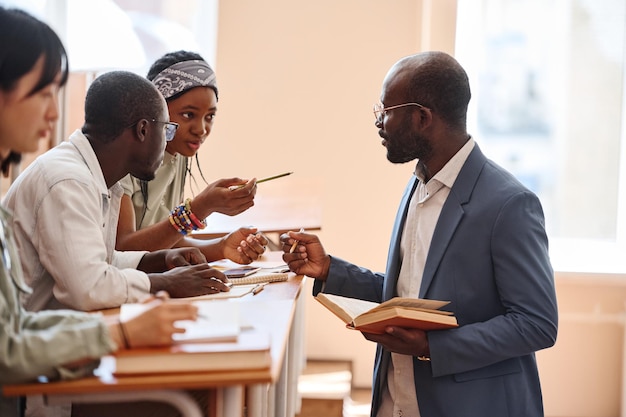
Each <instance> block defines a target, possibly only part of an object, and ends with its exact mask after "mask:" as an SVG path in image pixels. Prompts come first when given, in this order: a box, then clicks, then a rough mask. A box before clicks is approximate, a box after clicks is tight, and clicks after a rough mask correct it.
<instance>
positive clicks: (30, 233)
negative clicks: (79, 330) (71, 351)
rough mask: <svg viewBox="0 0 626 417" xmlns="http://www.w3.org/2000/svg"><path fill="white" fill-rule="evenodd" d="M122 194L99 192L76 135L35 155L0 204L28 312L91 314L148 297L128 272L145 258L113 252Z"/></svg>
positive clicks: (144, 279)
mask: <svg viewBox="0 0 626 417" xmlns="http://www.w3.org/2000/svg"><path fill="white" fill-rule="evenodd" d="M122 193H123V191H122V187H121V186H120V185H119V184H115V185H114V186H113V187H111V188H110V189H107V186H106V182H105V180H104V175H103V173H102V169H101V168H100V164H99V162H98V158H97V157H96V154H95V153H94V151H93V148H92V147H91V144H90V143H89V141H88V140H87V138H86V137H85V136H84V135H83V134H82V133H81V132H80V131H79V130H77V131H76V132H74V133H73V134H72V135H71V136H70V139H69V141H67V142H63V143H61V144H60V145H58V146H56V147H55V148H53V149H51V150H49V151H48V152H46V153H44V154H43V155H41V156H39V157H38V158H37V159H36V160H35V161H34V162H33V163H32V164H30V165H29V166H28V168H27V169H26V170H24V172H22V173H21V174H20V175H19V176H18V178H17V180H16V181H15V182H14V183H13V184H12V185H11V187H10V188H9V191H8V193H7V195H6V197H5V200H4V203H5V205H6V207H7V208H8V209H10V210H11V211H12V212H13V215H14V218H13V223H12V227H13V230H14V233H15V238H16V242H17V246H18V248H19V250H20V257H21V261H22V267H23V269H24V275H25V279H26V282H27V284H29V285H30V286H31V287H32V288H33V294H32V295H31V296H30V297H28V298H27V300H26V308H27V309H28V310H33V311H38V310H42V309H54V308H62V307H69V308H72V309H76V310H99V309H104V308H110V307H118V306H120V305H121V304H123V303H130V302H137V301H139V300H140V299H141V298H142V297H144V296H145V295H146V294H147V293H148V292H149V290H150V281H149V279H148V276H147V274H145V273H144V272H142V271H139V270H137V269H135V268H136V267H137V265H138V264H139V262H140V261H141V258H142V257H143V256H144V255H145V253H146V252H143V251H142V252H139V251H137V252H130V251H129V252H119V251H116V250H115V239H116V234H117V219H118V217H119V206H120V200H121V197H122Z"/></svg>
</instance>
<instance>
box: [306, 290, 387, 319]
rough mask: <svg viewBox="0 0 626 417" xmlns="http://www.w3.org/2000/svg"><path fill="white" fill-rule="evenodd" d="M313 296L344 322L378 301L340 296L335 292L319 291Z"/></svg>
mask: <svg viewBox="0 0 626 417" xmlns="http://www.w3.org/2000/svg"><path fill="white" fill-rule="evenodd" d="M315 298H316V299H317V300H318V301H319V302H320V303H322V304H323V305H324V306H325V307H326V308H328V309H329V310H330V311H332V312H333V313H335V314H336V315H337V316H338V317H339V318H341V319H342V320H343V321H344V322H345V323H350V322H351V321H352V320H354V318H355V317H357V316H359V315H360V314H362V313H365V312H366V311H368V310H371V309H372V308H374V307H376V306H377V305H378V303H375V302H372V301H365V300H359V299H358V298H348V297H342V296H340V295H335V294H326V293H319V294H317V296H316V297H315Z"/></svg>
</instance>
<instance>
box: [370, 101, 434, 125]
mask: <svg viewBox="0 0 626 417" xmlns="http://www.w3.org/2000/svg"><path fill="white" fill-rule="evenodd" d="M407 106H417V107H420V108H423V109H427V110H430V109H429V108H428V107H426V106H423V105H421V104H419V103H403V104H396V105H395V106H389V107H385V106H383V103H376V104H374V117H375V118H376V122H378V123H382V122H383V117H384V116H385V113H387V112H388V111H389V110H393V109H399V108H400V107H407Z"/></svg>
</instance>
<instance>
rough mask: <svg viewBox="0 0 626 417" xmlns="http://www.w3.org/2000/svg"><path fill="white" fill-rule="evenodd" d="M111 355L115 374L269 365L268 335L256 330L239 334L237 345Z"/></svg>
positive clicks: (181, 345)
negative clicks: (113, 360)
mask: <svg viewBox="0 0 626 417" xmlns="http://www.w3.org/2000/svg"><path fill="white" fill-rule="evenodd" d="M112 356H113V358H114V359H115V371H114V372H113V373H114V374H115V375H142V374H163V373H189V372H211V371H225V370H240V369H266V368H269V367H270V366H271V363H272V359H271V354H270V336H269V334H268V333H267V332H264V331H261V330H259V329H250V330H246V331H243V332H241V333H240V335H239V337H238V338H237V341H236V342H223V343H178V344H175V345H172V346H170V347H162V348H141V349H125V350H119V351H117V352H115V354H113V355H112Z"/></svg>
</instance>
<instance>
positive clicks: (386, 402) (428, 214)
mask: <svg viewBox="0 0 626 417" xmlns="http://www.w3.org/2000/svg"><path fill="white" fill-rule="evenodd" d="M473 148H474V140H473V139H472V138H470V139H469V140H468V141H467V143H465V145H463V147H462V148H461V149H460V150H459V151H458V152H457V153H456V154H455V155H454V156H453V157H452V158H451V159H450V160H449V161H448V162H447V163H446V165H444V167H443V168H442V169H441V170H440V171H439V172H437V174H435V175H434V176H433V177H432V178H431V179H430V180H429V181H428V182H427V183H424V179H423V178H422V177H421V176H420V173H419V172H417V170H416V173H415V174H416V175H417V177H418V178H419V179H420V182H419V183H418V185H417V188H416V189H415V193H414V194H413V196H412V197H411V203H410V205H409V211H408V213H407V219H406V223H405V224H404V231H403V233H402V238H401V242H400V251H401V256H402V266H401V268H400V276H399V277H398V285H397V292H398V294H397V295H398V296H399V297H410V298H419V290H420V285H421V283H422V275H423V272H424V266H425V265H426V258H427V256H428V250H429V248H430V242H431V240H432V237H433V233H434V232H435V227H436V226H437V220H438V219H439V215H440V214H441V209H442V208H443V205H444V203H445V202H446V199H447V198H448V195H449V194H450V189H451V188H452V185H453V184H454V181H455V180H456V178H457V176H458V175H459V172H460V171H461V168H462V167H463V164H464V163H465V161H466V160H467V157H468V156H469V154H470V152H471V151H472V149H473ZM386 388H387V389H385V390H384V391H383V398H382V402H381V406H380V409H379V410H378V414H377V415H378V416H379V417H383V416H384V417H387V416H393V417H403V416H404V417H408V416H411V417H419V416H420V412H419V408H418V401H417V398H416V397H415V380H414V376H413V356H409V355H401V354H399V353H392V354H391V361H390V363H389V369H388V370H387V387H386Z"/></svg>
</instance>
